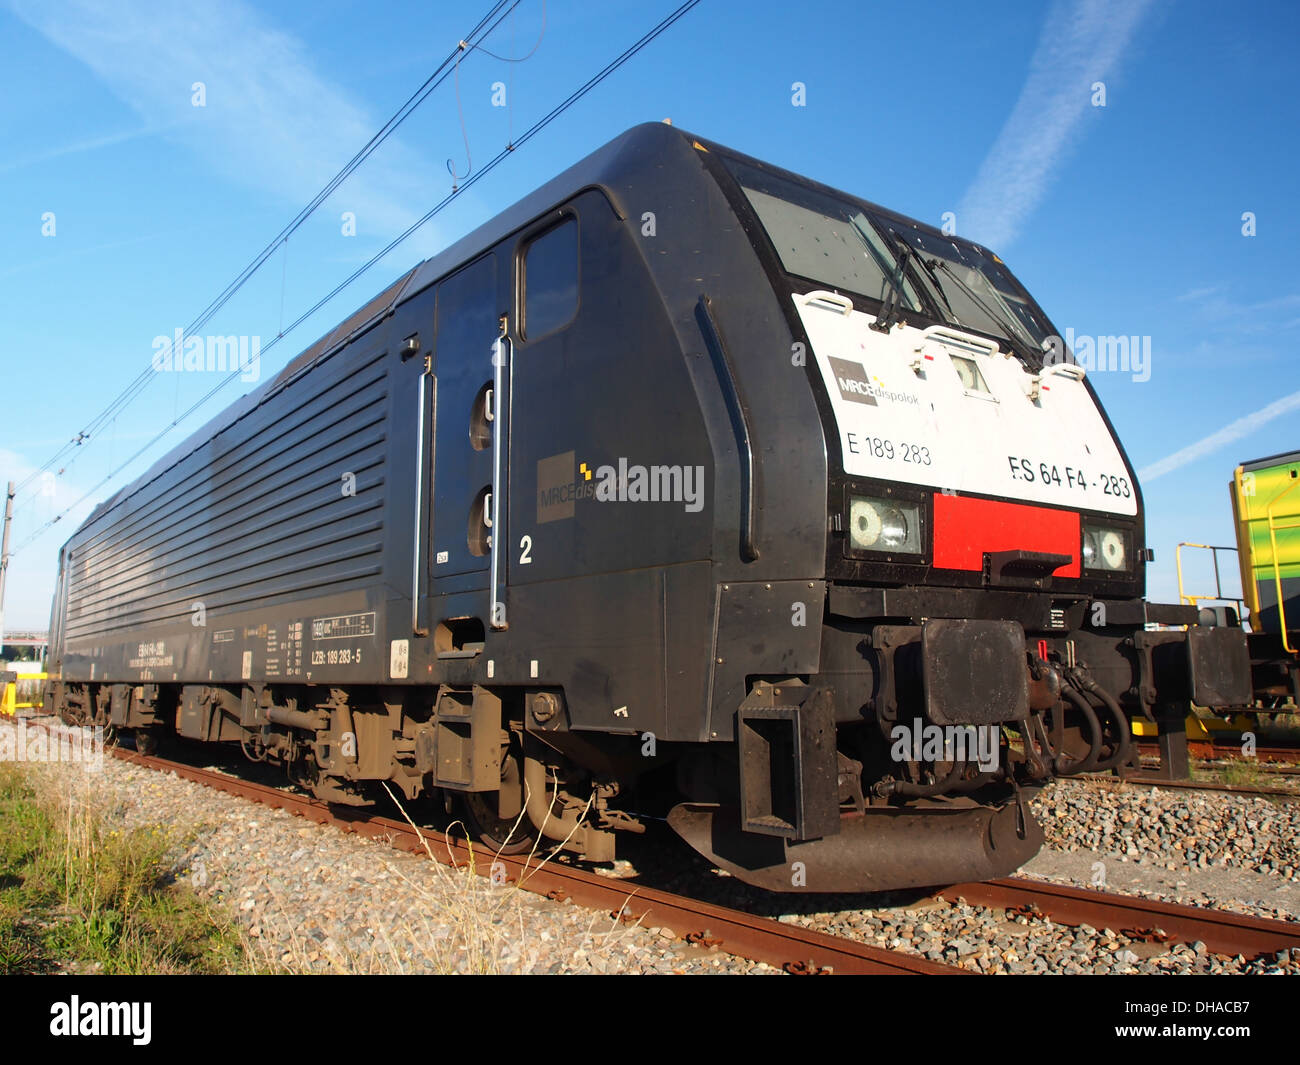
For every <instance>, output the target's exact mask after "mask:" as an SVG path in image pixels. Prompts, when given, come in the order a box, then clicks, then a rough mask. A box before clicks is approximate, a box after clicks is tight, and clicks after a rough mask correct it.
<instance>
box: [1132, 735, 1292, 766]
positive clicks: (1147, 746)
mask: <svg viewBox="0 0 1300 1065" xmlns="http://www.w3.org/2000/svg"><path fill="white" fill-rule="evenodd" d="M1137 750H1138V754H1140V755H1142V756H1143V757H1145V758H1154V759H1159V757H1160V748H1159V747H1158V746H1157V745H1156V744H1154V743H1139V744H1138V745H1137ZM1187 754H1188V757H1190V758H1200V759H1202V760H1205V761H1211V760H1214V759H1231V760H1234V761H1252V762H1259V763H1276V764H1278V765H1297V764H1300V747H1256V748H1255V751H1254V754H1253V755H1249V756H1247V755H1243V754H1242V753H1241V744H1240V743H1206V742H1205V741H1204V740H1188V741H1187Z"/></svg>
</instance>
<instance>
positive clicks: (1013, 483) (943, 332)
mask: <svg viewBox="0 0 1300 1065" xmlns="http://www.w3.org/2000/svg"><path fill="white" fill-rule="evenodd" d="M794 300H795V305H796V306H797V307H798V309H799V315H800V317H801V318H802V319H803V323H804V327H805V328H806V329H807V331H808V337H809V339H810V340H811V341H812V346H813V357H814V358H815V359H816V361H817V365H818V367H819V369H820V371H821V374H822V378H823V380H824V381H825V383H826V389H827V392H828V393H829V394H830V398H831V406H832V407H833V409H834V412H835V422H836V425H837V426H838V430H839V434H840V448H841V450H842V452H843V455H844V471H845V473H847V474H849V475H851V476H859V477H873V478H878V479H880V480H886V481H905V482H908V483H910V484H918V485H925V486H927V487H931V488H935V489H939V490H943V489H949V490H951V491H955V492H960V493H967V492H969V493H978V494H981V495H990V496H1000V497H1003V498H1006V499H1016V500H1023V501H1025V502H1029V503H1048V504H1052V505H1055V506H1067V507H1071V508H1074V509H1078V510H1091V511H1100V512H1105V513H1110V514H1126V515H1133V514H1136V513H1137V496H1136V492H1135V491H1134V485H1133V483H1132V480H1131V479H1130V477H1129V474H1128V471H1127V470H1126V469H1125V468H1124V462H1123V460H1122V459H1121V458H1120V454H1119V449H1118V448H1117V447H1116V446H1115V443H1114V441H1113V440H1112V438H1111V435H1110V432H1109V431H1108V430H1107V428H1106V423H1105V422H1104V421H1103V420H1102V417H1101V412H1100V411H1099V410H1098V409H1097V406H1096V404H1095V403H1094V402H1093V400H1092V397H1091V396H1090V395H1089V394H1088V390H1087V388H1086V387H1085V386H1084V384H1083V381H1082V379H1081V373H1082V371H1081V370H1079V369H1078V368H1077V367H1073V366H1069V367H1057V368H1055V372H1047V373H1044V374H1043V375H1042V377H1041V380H1040V381H1039V383H1038V397H1037V399H1035V398H1033V396H1032V393H1033V392H1034V388H1035V378H1034V375H1033V374H1031V373H1029V372H1028V371H1027V370H1026V369H1025V368H1024V366H1023V364H1022V363H1021V362H1020V360H1019V359H1018V358H1016V356H1014V355H1011V354H1007V353H1004V352H1000V351H997V350H996V346H995V345H993V343H992V342H991V341H986V340H984V339H983V338H980V337H976V336H969V337H967V338H965V339H963V337H962V334H961V333H960V331H959V330H956V329H947V328H943V327H938V328H932V329H928V330H925V331H921V330H919V329H914V328H912V327H911V326H906V325H905V326H901V327H895V328H894V329H892V330H891V331H890V332H889V334H888V335H886V334H884V333H880V332H877V331H875V330H873V329H871V328H870V325H869V323H870V322H873V321H874V320H875V319H874V318H873V317H872V316H871V315H868V314H864V313H863V312H861V311H857V310H853V311H848V313H845V311H846V310H847V306H848V305H847V301H846V300H844V297H841V296H834V297H829V296H828V298H827V299H824V300H823V299H819V298H818V294H817V293H809V294H808V295H806V296H804V295H796V296H795V297H794ZM832 300H833V301H837V302H838V303H839V304H840V305H839V306H836V305H834V303H833V302H832ZM989 348H993V349H994V350H993V351H991V352H990V351H989V350H988V349H989ZM954 357H956V358H957V359H960V360H966V363H965V365H964V366H963V367H962V369H963V370H964V372H966V374H967V376H966V379H965V381H963V378H962V377H960V376H959V367H958V365H957V364H956V363H954V361H953V360H954ZM971 363H973V364H974V366H975V367H977V368H978V376H979V378H981V379H982V382H983V384H984V386H986V387H987V392H985V391H981V390H980V388H979V385H978V382H975V381H974V379H973V378H972V376H971V374H970V364H971ZM1075 375H1079V376H1075ZM971 383H974V384H975V385H976V387H974V388H967V387H966V385H967V384H971Z"/></svg>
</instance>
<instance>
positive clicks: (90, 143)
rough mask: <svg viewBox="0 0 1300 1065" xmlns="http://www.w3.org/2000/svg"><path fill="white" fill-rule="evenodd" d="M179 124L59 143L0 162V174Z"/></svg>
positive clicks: (135, 138)
mask: <svg viewBox="0 0 1300 1065" xmlns="http://www.w3.org/2000/svg"><path fill="white" fill-rule="evenodd" d="M180 124H181V123H180V122H179V121H178V122H172V123H168V124H167V125H165V126H160V127H154V126H142V127H140V128H139V129H127V130H122V131H121V132H119V133H106V134H103V135H101V136H98V137H86V138H83V139H82V140H78V141H72V142H71V143H68V144H60V145H59V146H58V147H56V148H51V149H49V150H48V151H44V152H38V153H37V154H35V155H29V156H27V157H26V158H24V159H16V160H14V161H13V162H11V163H0V174H5V173H8V172H9V171H11V170H20V169H21V168H23V167H25V166H33V165H34V164H36V163H45V162H49V161H50V160H51V159H62V158H64V157H65V156H69V155H80V154H81V153H82V152H93V151H98V150H99V149H100V148H111V147H112V146H113V145H115V144H125V143H126V142H127V141H133V140H139V139H140V138H142V137H153V136H156V135H157V134H159V133H163V132H166V131H167V130H170V129H175V128H176V127H177V126H179V125H180Z"/></svg>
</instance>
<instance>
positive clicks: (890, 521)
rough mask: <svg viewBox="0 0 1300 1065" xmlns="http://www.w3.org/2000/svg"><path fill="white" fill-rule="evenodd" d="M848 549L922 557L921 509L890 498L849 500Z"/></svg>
mask: <svg viewBox="0 0 1300 1065" xmlns="http://www.w3.org/2000/svg"><path fill="white" fill-rule="evenodd" d="M849 546H850V547H851V548H853V550H855V551H896V552H899V553H900V554H907V555H919V554H921V553H922V547H921V508H920V507H919V506H918V505H917V504H915V503H898V502H895V501H894V500H892V499H875V498H868V497H866V496H851V497H849Z"/></svg>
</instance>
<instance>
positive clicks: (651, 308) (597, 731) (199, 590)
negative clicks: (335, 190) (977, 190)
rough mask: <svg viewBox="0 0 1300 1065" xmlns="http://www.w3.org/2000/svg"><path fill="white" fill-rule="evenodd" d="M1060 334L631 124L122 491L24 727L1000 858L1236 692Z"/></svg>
mask: <svg viewBox="0 0 1300 1065" xmlns="http://www.w3.org/2000/svg"><path fill="white" fill-rule="evenodd" d="M1057 338H1058V334H1057V332H1056V330H1055V329H1054V328H1053V327H1052V325H1051V323H1050V322H1049V320H1048V319H1047V317H1046V315H1045V314H1044V313H1043V312H1042V310H1041V309H1040V308H1039V307H1038V305H1037V304H1036V303H1035V302H1034V300H1033V299H1032V298H1031V297H1030V295H1029V294H1028V293H1027V292H1026V291H1025V289H1024V288H1023V286H1021V284H1020V283H1019V282H1018V281H1017V280H1016V279H1015V277H1014V276H1013V275H1012V274H1011V273H1010V271H1009V270H1008V269H1007V268H1006V266H1005V265H1004V264H1003V263H1002V261H1001V260H1000V259H999V258H998V257H997V256H996V255H995V254H993V253H992V252H990V251H989V250H988V249H986V248H983V247H980V246H979V245H977V244H974V243H972V242H970V241H967V240H964V239H962V238H960V237H957V236H954V235H951V234H947V233H943V232H941V231H939V230H936V229H934V228H933V227H930V226H927V225H924V224H922V223H920V222H917V221H914V220H912V219H909V218H906V217H904V216H902V215H899V214H897V213H895V212H892V211H888V210H885V209H884V208H881V207H878V206H876V205H874V204H871V203H869V202H867V201H865V200H862V199H859V198H858V197H856V196H853V195H850V194H847V193H843V192H839V191H837V190H835V189H831V188H828V187H826V186H824V185H821V184H818V183H817V182H815V181H812V180H809V179H807V178H804V177H801V176H798V175H796V174H792V173H789V172H786V171H784V170H781V169H778V168H776V167H772V166H768V165H766V164H764V163H762V162H760V161H757V160H755V159H752V158H748V157H746V156H744V155H741V154H739V153H736V152H733V151H730V150H727V149H725V148H723V147H722V146H720V145H717V144H714V143H711V142H709V141H706V140H703V139H701V138H698V137H695V136H693V135H691V134H689V133H686V132H684V131H682V130H680V129H675V128H672V127H670V126H667V125H661V124H652V125H642V126H637V127H635V128H633V129H631V130H629V131H628V132H627V133H625V134H623V135H622V136H620V137H618V138H617V139H616V140H614V141H612V142H611V143H609V144H607V145H606V146H605V147H603V148H601V149H599V150H598V151H596V152H595V153H594V154H592V155H591V156H589V157H588V158H586V159H584V160H583V161H581V162H580V163H578V164H577V165H575V166H574V167H572V168H571V169H569V170H567V171H565V172H564V173H562V174H561V175H559V176H558V177H556V178H555V179H554V180H552V181H550V182H549V183H547V184H546V185H544V186H542V187H541V188H540V189H538V190H537V191H536V192H534V193H532V194H531V195H529V196H528V197H527V198H525V199H524V200H523V201H521V202H520V203H518V204H516V205H515V206H514V207H512V208H510V209H509V210H507V211H505V212H504V213H502V214H501V215H499V216H498V217H496V218H494V219H493V220H492V221H490V222H488V223H486V224H485V225H484V226H482V227H481V228H479V229H478V230H476V231H475V232H473V233H471V234H470V235H469V236H467V237H465V238H464V239H462V240H461V241H459V242H458V243H456V244H455V245H453V246H452V247H450V248H449V249H448V250H446V251H445V252H443V253H442V254H440V255H438V256H436V257H434V258H432V259H430V260H428V261H426V262H423V263H421V264H419V265H418V266H416V267H415V268H414V269H412V270H411V271H410V272H409V273H407V274H405V275H403V276H402V277H400V278H398V279H397V280H396V281H395V282H394V283H393V284H392V285H391V286H389V287H388V288H387V289H385V290H384V291H383V292H382V293H380V294H379V295H378V296H376V297H375V298H374V299H373V300H371V301H370V302H369V303H368V304H366V305H365V306H364V307H362V308H361V309H360V310H358V311H357V312H356V313H355V314H354V315H352V316H351V317H350V318H349V319H348V320H346V321H345V322H343V323H341V324H340V325H339V326H338V327H337V328H336V329H334V330H333V331H332V332H330V333H329V334H328V335H327V336H325V337H322V338H321V339H320V340H319V341H317V342H316V343H315V344H313V345H312V346H311V347H310V348H308V349H307V350H306V351H304V352H303V353H302V354H301V355H300V356H298V357H297V358H296V359H294V360H293V361H292V362H291V363H290V364H289V365H288V366H287V367H286V368H285V369H284V370H283V371H282V372H281V373H280V374H279V375H278V376H277V377H275V379H274V380H271V381H269V382H267V383H266V384H265V385H263V386H262V387H260V388H259V389H257V390H256V391H254V392H252V393H251V394H249V395H248V396H246V397H244V398H243V399H242V400H240V401H239V402H237V403H236V404H234V405H233V406H232V407H231V408H229V409H228V410H227V411H225V412H224V413H222V414H221V415H219V416H218V417H217V418H216V419H214V421H212V422H211V423H210V424H209V425H207V426H205V427H204V428H203V429H202V430H200V431H199V432H197V433H196V434H195V435H194V436H192V437H191V438H190V439H188V440H187V441H186V442H185V443H183V444H182V445H180V446H179V447H178V448H176V449H175V450H174V451H173V452H171V453H170V454H169V455H167V456H165V457H164V458H163V459H161V460H160V461H159V462H157V463H156V464H155V465H154V466H153V467H152V468H151V469H150V470H148V471H147V472H146V473H145V474H144V475H143V476H141V477H140V478H138V479H137V480H136V481H135V482H134V483H133V484H131V485H129V486H128V487H126V488H124V489H123V490H122V491H120V492H118V493H117V494H116V495H114V496H113V497H112V498H110V499H108V500H107V501H105V502H104V503H103V504H101V505H100V506H99V507H98V508H97V509H96V510H95V511H94V513H92V514H91V516H90V517H89V518H88V519H87V520H86V521H85V522H84V523H83V525H82V526H81V527H80V528H79V529H78V530H77V532H76V533H75V534H74V535H73V536H72V538H71V539H70V540H69V541H68V542H67V544H66V545H65V546H64V548H63V549H62V551H61V555H60V569H59V579H58V585H57V591H56V596H55V602H54V607H53V614H52V623H51V663H50V672H51V679H50V682H49V684H48V687H47V689H46V694H45V702H46V707H47V709H49V710H51V711H58V712H60V713H62V714H63V715H64V716H65V717H66V718H67V719H68V720H71V721H80V722H84V723H104V724H111V725H113V726H115V727H117V728H119V729H122V730H125V731H127V732H134V734H135V736H136V739H137V743H139V744H140V745H142V746H148V745H150V744H151V743H153V742H155V741H156V739H157V737H158V736H159V734H162V733H172V732H174V733H176V734H178V735H180V736H181V737H187V738H189V739H192V740H201V741H209V742H231V743H234V742H237V743H239V744H241V745H242V747H243V749H244V751H245V753H246V754H247V755H248V756H249V757H250V758H253V759H256V760H259V761H272V762H279V763H282V764H284V765H285V766H286V767H287V768H288V769H289V771H290V773H291V775H292V776H293V778H294V779H295V780H297V781H299V782H300V783H302V784H303V785H305V786H307V787H310V788H311V789H312V790H313V791H314V792H315V794H317V795H318V796H320V797H321V798H322V799H325V800H328V801H331V802H340V803H356V804H360V803H367V802H371V801H373V799H374V797H375V795H376V794H377V793H378V785H379V784H381V783H387V784H388V786H389V787H391V788H393V789H395V790H397V791H398V792H399V793H400V794H402V795H405V796H406V797H408V798H413V797H415V796H418V795H421V794H430V795H435V796H437V795H442V796H450V797H453V798H454V799H456V800H457V801H458V802H459V803H460V804H461V809H462V811H463V814H464V817H465V818H466V820H467V821H468V822H469V823H470V825H472V827H473V831H474V832H475V833H477V834H479V835H480V836H481V837H482V838H484V839H485V840H488V841H489V842H491V843H492V845H494V846H496V847H500V848H503V849H522V848H525V847H528V846H530V845H531V843H532V840H533V839H534V838H536V837H538V836H541V837H544V838H545V839H546V840H549V841H553V842H555V843H560V844H562V845H563V846H565V847H567V848H568V849H570V850H572V851H576V852H578V853H580V854H582V855H584V856H585V857H586V858H588V859H590V860H593V861H605V860H609V859H611V858H612V857H613V856H614V853H615V841H616V839H617V837H618V834H619V833H620V832H639V831H643V830H644V828H645V825H646V821H647V819H648V818H650V817H656V816H658V817H665V818H666V819H667V821H668V823H669V824H670V825H671V826H672V827H673V828H674V829H675V830H676V831H677V832H678V833H680V834H681V835H682V836H683V837H684V838H685V839H686V840H688V841H689V842H690V843H691V844H692V845H693V846H694V847H696V848H697V849H698V850H699V851H701V852H702V853H703V854H705V855H707V856H708V857H709V858H710V859H711V860H713V861H714V862H716V863H717V864H718V865H719V866H721V867H722V868H724V869H726V870H729V871H730V872H732V873H733V874H735V875H737V876H739V877H741V878H742V879H744V880H746V881H749V882H751V883H754V884H757V885H761V886H764V887H768V888H771V889H773V890H778V891H831V890H875V889H886V888H899V887H907V886H916V885H932V884H941V883H946V882H953V881H958V880H967V879H980V878H986V877H991V876H997V875H1002V874H1005V873H1008V872H1010V871H1011V870H1013V869H1015V868H1016V867H1018V866H1019V865H1020V864H1022V863H1023V862H1024V861H1025V860H1027V859H1028V858H1029V857H1030V856H1032V855H1033V853H1034V852H1035V851H1036V849H1037V848H1038V846H1039V845H1040V842H1041V833H1040V831H1039V829H1038V827H1037V826H1036V824H1035V823H1034V819H1033V816H1032V814H1031V812H1030V810H1029V807H1028V804H1027V801H1026V800H1027V798H1028V796H1029V795H1030V794H1031V793H1032V791H1033V789H1034V788H1036V787H1039V786H1041V785H1042V784H1043V783H1045V782H1046V781H1048V780H1050V779H1051V778H1052V777H1053V776H1055V775H1060V774H1068V773H1077V772H1084V771H1089V770H1103V769H1106V768H1108V767H1112V766H1115V765H1118V764H1119V763H1121V762H1122V761H1124V760H1125V759H1126V757H1127V756H1128V752H1129V742H1128V739H1129V732H1130V718H1131V717H1132V716H1133V715H1134V714H1140V715H1147V716H1150V717H1154V718H1162V717H1163V718H1169V719H1171V720H1172V719H1173V718H1175V717H1178V718H1181V716H1182V714H1184V713H1185V712H1186V708H1187V704H1188V703H1189V701H1191V700H1195V701H1196V702H1198V703H1201V704H1203V705H1208V706H1214V707H1227V706H1233V705H1237V704H1238V703H1245V702H1246V701H1248V699H1249V694H1250V693H1249V681H1250V677H1249V660H1248V657H1247V654H1246V650H1245V644H1244V640H1243V637H1242V634H1241V633H1240V632H1239V631H1237V630H1233V629H1230V628H1228V627H1209V628H1201V627H1196V626H1195V624H1194V623H1195V621H1196V612H1195V610H1193V609H1191V608H1189V607H1183V606H1175V605H1158V604H1151V603H1148V602H1146V601H1145V600H1144V598H1143V588H1144V564H1145V561H1146V558H1147V555H1146V551H1145V548H1144V546H1143V545H1144V537H1143V515H1142V504H1141V494H1140V492H1139V488H1138V484H1137V480H1136V478H1135V477H1134V475H1133V470H1132V466H1131V465H1130V463H1129V461H1128V459H1127V457H1126V456H1125V453H1124V450H1123V448H1122V446H1121V444H1120V442H1119V440H1118V439H1117V437H1116V434H1115V431H1114V428H1113V426H1112V425H1111V423H1110V421H1109V420H1108V419H1107V417H1106V415H1105V412H1104V411H1103V410H1102V408H1101V405H1100V404H1099V403H1098V401H1097V397H1096V394H1095V392H1094V391H1093V389H1092V386H1091V384H1090V382H1089V380H1088V377H1087V374H1086V372H1085V370H1084V368H1083V367H1081V366H1080V365H1078V364H1077V363H1076V362H1075V361H1074V360H1073V359H1072V358H1071V357H1070V356H1069V354H1068V352H1064V351H1062V350H1061V348H1060V345H1059V340H1058V339H1057ZM1179 626H1191V627H1188V628H1185V629H1184V628H1180V627H1179Z"/></svg>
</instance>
